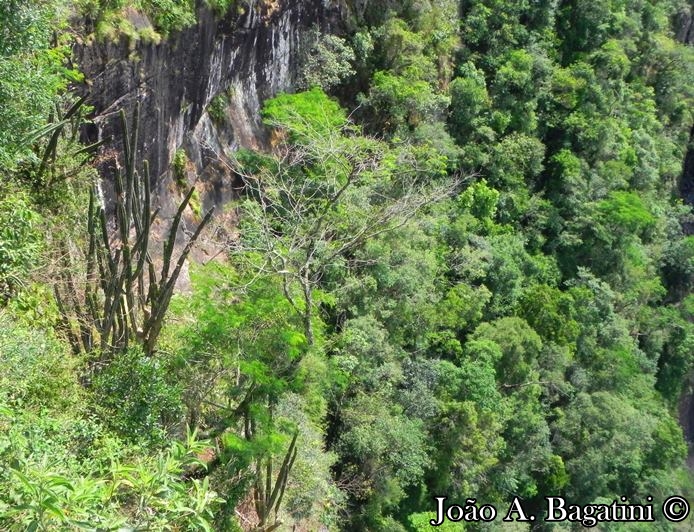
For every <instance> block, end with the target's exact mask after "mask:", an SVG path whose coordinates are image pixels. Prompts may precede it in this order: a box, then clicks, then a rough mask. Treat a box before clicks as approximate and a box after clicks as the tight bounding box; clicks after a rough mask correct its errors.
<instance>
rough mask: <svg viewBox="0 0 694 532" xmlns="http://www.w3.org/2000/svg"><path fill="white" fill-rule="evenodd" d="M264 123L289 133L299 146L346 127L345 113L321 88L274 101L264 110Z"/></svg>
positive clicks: (286, 95) (285, 95) (276, 98)
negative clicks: (300, 143) (317, 136)
mask: <svg viewBox="0 0 694 532" xmlns="http://www.w3.org/2000/svg"><path fill="white" fill-rule="evenodd" d="M263 119H264V121H265V123H266V124H268V125H271V126H274V127H278V128H281V129H286V130H288V131H289V133H290V135H291V139H292V140H293V141H296V142H305V141H306V140H307V139H309V138H315V136H316V135H324V134H327V133H330V132H333V131H335V130H339V129H340V128H342V127H345V126H346V125H347V115H346V114H345V112H344V110H343V109H342V108H341V107H340V105H339V104H338V103H337V102H335V101H334V100H332V99H330V98H329V97H328V96H327V95H326V94H325V93H324V92H323V91H322V90H321V89H320V88H318V87H314V88H312V89H311V90H309V91H305V92H300V93H298V94H280V95H279V96H277V97H275V98H272V99H271V100H269V101H268V102H266V104H265V107H264V108H263Z"/></svg>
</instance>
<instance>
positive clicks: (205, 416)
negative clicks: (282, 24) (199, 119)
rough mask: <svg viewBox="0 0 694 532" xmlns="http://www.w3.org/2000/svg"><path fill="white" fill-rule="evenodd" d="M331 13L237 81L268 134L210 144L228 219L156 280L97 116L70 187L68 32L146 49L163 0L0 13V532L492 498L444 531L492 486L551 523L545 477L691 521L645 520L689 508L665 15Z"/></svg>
mask: <svg viewBox="0 0 694 532" xmlns="http://www.w3.org/2000/svg"><path fill="white" fill-rule="evenodd" d="M126 4H127V5H126ZM356 4H357V3H355V5H353V6H351V10H350V13H351V15H350V16H351V18H350V20H348V21H347V22H346V26H347V28H348V31H347V33H346V34H345V35H342V36H333V35H321V34H320V33H319V32H318V31H317V30H316V32H314V33H315V34H314V35H313V36H312V37H311V39H310V42H309V44H308V46H309V53H307V54H306V58H305V59H304V61H303V66H302V70H301V72H299V73H298V76H297V79H298V80H299V81H298V83H299V86H298V87H297V90H296V92H294V93H292V94H279V95H277V96H276V97H275V98H272V99H270V100H268V101H266V102H265V104H264V107H263V114H262V119H263V122H264V124H265V127H267V128H268V131H269V132H271V135H270V136H269V137H270V138H271V139H272V147H271V149H268V150H267V151H265V152H259V151H250V150H241V151H238V152H236V153H234V154H230V157H231V158H232V160H233V168H232V170H233V172H234V173H235V174H237V175H238V176H239V178H240V179H242V180H243V182H244V185H245V187H244V192H243V194H242V197H241V198H240V199H239V200H238V201H236V202H234V203H233V204H232V205H229V206H227V207H226V208H228V209H235V210H236V212H237V214H238V220H239V224H238V227H237V228H236V229H237V231H238V235H239V236H238V239H237V240H235V241H234V242H233V243H232V244H231V245H230V246H229V247H228V249H225V253H224V256H223V257H220V259H221V260H218V261H211V262H209V263H207V264H206V265H202V264H191V266H190V279H191V286H192V288H191V290H190V292H189V293H187V294H173V285H174V282H175V277H176V276H177V275H178V273H177V272H176V267H177V263H176V261H177V257H178V255H177V254H175V253H174V254H173V255H172V253H171V252H172V250H173V248H174V246H173V240H171V242H170V243H169V244H167V245H168V246H169V247H168V248H167V247H166V246H165V247H164V257H157V258H156V260H152V257H150V253H146V252H144V251H141V250H143V249H144V250H145V251H146V247H145V248H143V247H142V243H143V242H145V241H146V240H147V238H148V236H149V232H148V227H149V220H148V218H149V214H148V213H147V212H146V211H147V206H148V205H149V204H148V203H147V201H149V193H150V192H149V188H148V187H146V186H144V184H143V183H144V182H143V181H141V179H142V176H144V175H146V173H145V172H146V170H145V162H143V161H138V160H137V159H136V158H135V157H134V155H133V156H132V157H129V153H130V152H129V151H128V150H129V149H130V148H129V146H131V145H132V143H133V142H136V141H137V139H136V136H134V133H135V131H136V129H137V127H136V126H137V120H136V119H135V120H134V121H133V122H131V121H130V120H131V117H130V115H128V116H126V117H124V118H125V119H126V120H125V121H124V124H126V125H129V127H124V129H123V132H122V133H123V137H124V139H118V141H119V142H121V141H123V140H126V141H127V140H128V139H130V144H128V143H127V142H126V143H125V144H124V146H125V149H124V153H123V157H124V158H123V166H124V173H123V175H124V176H125V177H124V178H123V180H121V181H120V182H118V181H116V192H117V194H115V195H109V193H108V190H109V189H105V190H106V192H103V191H101V190H100V189H98V188H95V184H96V183H97V182H98V180H99V177H100V176H98V175H97V171H96V170H95V169H94V166H93V165H92V164H91V162H92V159H93V155H94V154H95V153H96V152H97V150H98V148H99V147H98V146H84V145H82V144H80V142H79V134H78V132H79V128H80V127H82V126H83V125H84V124H85V123H86V121H87V120H88V118H87V117H88V116H89V112H90V109H89V108H88V106H87V105H86V104H84V103H83V102H82V101H80V100H79V99H78V98H77V96H76V95H75V94H74V93H73V92H72V91H71V89H72V88H73V87H74V86H75V84H76V83H80V82H81V81H82V78H83V76H82V74H81V73H80V72H79V69H78V68H77V66H75V65H72V64H71V62H70V50H71V49H70V47H71V45H72V44H73V41H72V36H73V35H74V34H75V32H74V31H73V29H71V28H70V26H69V24H68V20H72V21H73V23H74V21H75V20H78V19H79V17H77V16H76V14H77V13H80V14H81V15H83V16H86V17H90V20H92V23H93V24H94V23H96V24H97V25H98V24H106V25H108V26H109V28H116V32H117V31H123V28H121V29H120V30H118V27H119V26H118V24H119V21H120V22H122V21H123V18H122V17H123V13H124V10H126V9H128V8H136V9H141V10H143V12H145V13H146V14H147V15H148V16H149V18H150V20H152V22H153V24H154V28H155V29H156V31H157V32H159V33H160V34H159V37H158V39H159V38H163V39H165V38H166V35H167V34H169V33H171V32H175V31H178V30H180V29H181V28H183V27H186V26H189V25H191V24H193V23H194V22H195V10H194V5H193V3H192V2H189V1H187V0H186V1H182V0H156V1H155V0H147V1H145V0H142V1H141V2H125V1H105V0H98V1H96V0H89V1H86V0H84V1H81V2H63V1H62V0H41V1H37V2H24V1H21V0H0V24H1V25H2V26H1V29H0V529H2V530H17V531H19V530H58V531H61V530H78V529H84V530H119V529H120V530H215V531H217V530H219V531H233V530H259V531H260V530H262V531H265V532H269V531H270V530H275V529H279V530H326V529H327V530H374V531H376V530H382V531H388V532H397V531H424V530H430V529H433V528H432V527H431V526H430V525H429V520H430V519H432V518H434V517H435V510H436V504H435V502H434V497H435V496H446V497H448V498H449V500H450V501H451V502H457V503H460V504H461V505H462V504H464V503H465V501H466V499H469V498H473V499H476V501H477V503H478V505H481V504H493V505H495V506H496V507H497V508H498V509H500V513H501V516H500V517H499V518H497V521H496V522H495V523H491V524H484V525H483V524H479V523H478V524H476V523H466V524H465V526H463V524H462V523H461V524H458V525H455V528H453V529H455V530H496V529H497V528H500V529H501V526H502V523H501V522H500V519H501V517H503V515H505V511H506V509H508V507H509V504H510V502H511V501H512V500H513V499H514V497H519V498H520V500H521V501H522V504H523V508H524V510H525V511H526V512H527V513H528V515H534V516H537V521H536V523H516V525H517V526H518V528H514V530H516V529H517V530H530V529H531V528H532V529H533V530H535V529H537V530H545V529H546V530H568V529H570V528H569V526H568V524H563V525H562V524H557V525H556V526H555V527H554V528H552V525H551V524H549V523H543V522H542V518H543V517H544V514H543V512H544V510H545V509H546V503H545V500H544V497H546V496H564V497H566V498H567V500H568V501H571V502H572V503H573V504H588V503H606V504H609V503H611V502H612V501H613V500H619V498H620V497H622V496H623V497H625V498H626V499H627V500H629V501H631V502H635V503H640V504H645V501H646V498H647V497H648V496H652V497H653V500H654V501H655V502H654V504H655V514H656V515H655V517H656V520H657V523H655V524H653V523H646V524H640V525H638V524H637V525H633V526H627V525H620V524H611V525H604V528H602V530H635V531H636V530H643V531H646V530H656V529H657V530H676V529H678V528H677V526H684V527H687V526H691V525H690V523H689V522H685V523H684V524H682V525H675V524H673V523H670V522H668V521H666V520H665V519H663V517H662V515H661V513H660V503H661V502H662V501H663V500H665V498H666V497H668V496H670V495H673V494H678V495H683V496H685V497H687V496H689V497H694V486H692V481H691V473H690V472H689V471H688V470H687V469H686V463H685V462H686V457H687V453H688V449H687V443H686V441H685V438H684V435H683V431H682V429H681V427H680V425H679V423H678V407H679V403H680V400H681V398H682V397H683V395H685V394H688V393H691V390H690V388H691V377H692V367H693V364H694V295H692V288H693V287H694V236H692V235H687V234H685V232H684V231H683V227H685V226H686V224H687V223H689V224H690V226H691V223H692V211H691V207H690V206H687V205H684V204H683V203H682V201H681V200H680V199H679V198H678V197H677V190H678V180H679V179H680V177H681V173H682V164H683V161H684V158H685V153H686V150H687V143H688V141H689V139H690V136H689V135H690V129H691V127H692V124H693V123H694V116H693V115H692V112H693V110H694V50H693V49H692V47H691V46H690V45H685V44H682V43H679V42H677V41H676V40H675V38H674V26H673V24H674V21H675V20H678V17H679V15H680V14H681V13H684V12H685V11H686V10H688V9H691V6H688V5H687V4H686V2H680V1H679V0H561V1H558V2H555V1H549V0H538V1H532V2H530V1H527V0H523V1H514V2H506V1H501V0H461V1H460V2H458V1H454V0H408V1H406V2H391V1H389V0H372V1H369V2H366V3H363V4H364V5H363V6H362V7H361V8H360V7H359V6H361V4H362V3H359V5H356ZM208 5H211V7H213V8H215V9H216V10H217V11H218V13H220V14H223V13H225V12H226V11H227V10H236V11H238V12H242V10H243V9H245V8H246V6H245V4H244V3H243V2H228V1H227V2H225V1H221V0H217V1H216V2H211V3H209V4H208ZM239 10H240V11H239ZM80 20H81V19H80ZM317 22H318V21H317ZM104 28H106V26H103V27H102V30H103V31H102V33H101V35H102V37H104V36H106V38H109V37H108V36H109V35H111V32H110V30H108V31H106V30H105V29H104ZM126 29H127V28H126ZM97 33H98V32H97ZM126 33H127V32H126ZM116 34H117V33H116ZM111 37H112V35H111ZM220 114H221V116H223V113H220ZM177 153H178V152H177ZM181 153H183V154H184V152H181ZM184 164H185V160H184ZM128 176H130V177H133V176H134V177H133V179H134V181H133V183H132V184H129V183H130V177H128ZM138 176H139V177H138ZM110 179H113V176H110ZM119 187H125V188H124V189H123V190H120V189H119ZM119 190H120V193H118V191H119ZM193 194H194V191H191V192H190V194H189V195H188V201H191V202H194V201H197V202H199V198H198V199H197V200H195V199H191V198H193ZM101 201H106V202H110V204H111V205H114V206H115V210H116V212H117V214H116V215H117V216H120V217H121V219H122V220H128V222H127V228H124V229H123V233H119V234H118V235H113V236H112V237H111V238H110V239H109V238H106V241H107V242H108V243H106V242H104V241H103V233H108V228H109V227H112V226H110V225H109V224H108V223H107V220H106V215H105V214H104V216H103V218H102V217H101V212H102V211H101V210H100V208H99V206H100V202H101ZM186 205H188V204H187V203H186V204H184V205H183V206H182V210H184V209H186V208H187V207H186ZM190 207H191V209H192V203H191V204H190ZM197 209H198V211H199V210H200V206H199V205H198V206H197ZM189 210H190V209H189ZM106 211H107V212H110V209H106ZM196 214H197V216H198V218H202V214H204V213H200V212H197V213H196ZM179 218H180V213H179ZM130 220H132V223H131V221H130ZM205 223H206V222H205ZM205 223H202V226H201V231H205V230H208V229H209V228H205V227H204V226H205ZM122 225H123V224H120V225H119V226H118V227H119V228H120V227H121V226H122ZM227 229H231V228H227ZM128 231H130V233H132V234H130V233H128ZM107 236H108V235H107ZM130 246H132V248H131V247H130ZM167 250H168V252H169V254H168V257H169V258H167ZM162 261H163V263H164V264H163V266H161V268H160V266H159V265H160V262H162ZM169 263H170V264H169ZM181 264H182V262H181ZM155 266H156V271H155ZM179 269H180V268H179ZM160 272H161V273H160ZM170 278H173V282H172V283H171V286H170V287H169V286H168V285H167V283H166V282H165V281H167V280H168V279H170ZM153 279H154V280H155V282H152V280H153ZM151 287H154V288H153V289H150V288H151ZM169 289H170V290H171V292H170V293H169V292H167V290H169ZM148 290H149V291H148ZM153 292H155V293H153ZM171 295H173V297H171ZM169 303H170V304H169ZM136 309H137V310H136ZM138 312H139V314H138ZM109 316H111V318H109ZM152 316H157V317H159V318H161V321H160V323H159V322H157V321H156V320H154V321H153V323H154V325H152V327H153V328H154V329H156V330H155V332H156V334H154V333H152V331H151V328H150V329H148V327H150V326H149V325H148V323H150V322H151V321H152V320H150V318H151V317H152ZM107 319H112V320H113V322H112V323H111V322H109V323H106V321H107ZM141 323H144V324H145V325H144V326H141V325H139V324H141ZM159 325H162V326H163V328H161V330H159V329H157V327H159ZM115 331H118V333H116V332H115ZM690 500H694V499H691V498H690ZM531 525H532V526H531ZM445 526H450V523H446V525H445ZM445 526H444V527H442V529H444V530H445V529H446V528H445ZM292 527H296V528H292ZM684 529H686V528H684Z"/></svg>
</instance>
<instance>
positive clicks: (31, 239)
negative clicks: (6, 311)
mask: <svg viewBox="0 0 694 532" xmlns="http://www.w3.org/2000/svg"><path fill="white" fill-rule="evenodd" d="M40 222H41V217H40V215H39V214H38V213H37V212H36V211H34V210H33V209H32V206H31V204H30V202H29V198H28V196H27V195H25V194H13V195H10V196H7V197H0V300H3V299H7V298H8V297H10V296H12V295H13V294H14V293H15V292H16V291H17V289H18V288H19V287H20V286H22V284H23V283H24V282H25V278H26V276H27V274H28V273H29V272H30V271H31V270H32V269H35V268H36V267H37V266H38V264H37V262H38V261H39V253H40V251H41V247H42V244H43V238H42V235H41V233H40V231H39V225H40Z"/></svg>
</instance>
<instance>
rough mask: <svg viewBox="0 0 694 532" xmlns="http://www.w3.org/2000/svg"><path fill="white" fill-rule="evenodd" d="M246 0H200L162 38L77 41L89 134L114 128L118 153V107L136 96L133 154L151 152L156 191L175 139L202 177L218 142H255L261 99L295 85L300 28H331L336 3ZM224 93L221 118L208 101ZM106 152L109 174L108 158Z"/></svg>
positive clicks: (93, 137) (96, 136)
mask: <svg viewBox="0 0 694 532" xmlns="http://www.w3.org/2000/svg"><path fill="white" fill-rule="evenodd" d="M243 5H244V6H245V7H244V8H243V10H241V11H240V12H237V11H233V12H232V13H229V14H228V15H227V16H226V17H224V18H223V19H219V17H217V16H216V15H215V14H214V13H212V12H211V11H210V10H208V9H206V8H204V7H201V8H200V9H199V11H198V19H199V22H198V24H197V25H196V26H195V27H191V28H188V29H186V30H184V31H182V32H180V33H177V34H174V35H170V36H169V37H168V38H167V39H165V40H163V41H162V42H161V43H160V44H155V43H153V42H149V43H145V42H142V41H139V42H136V43H132V42H130V41H129V40H128V39H127V38H125V37H123V38H121V40H120V41H119V42H95V43H92V44H90V45H83V46H78V47H77V48H76V50H75V57H76V60H77V62H78V64H79V66H80V68H81V69H82V71H83V72H84V73H85V76H86V79H87V84H86V87H85V90H86V91H87V92H88V93H89V95H90V104H91V105H93V106H94V110H95V113H94V126H92V127H90V128H88V129H87V131H86V133H85V135H86V137H87V139H88V140H89V141H91V142H95V141H97V140H101V139H102V138H109V137H112V138H113V139H114V141H113V143H112V148H114V149H115V150H116V151H115V152H113V151H112V152H111V153H117V151H118V150H119V147H120V135H121V132H120V125H119V122H118V120H117V113H118V111H119V110H120V109H121V108H124V109H126V110H127V111H130V110H132V108H133V107H134V104H135V102H136V101H139V102H140V103H141V109H142V111H141V113H142V119H141V123H140V143H139V146H138V150H139V153H140V160H143V159H147V160H148V161H149V164H150V169H151V174H152V178H153V180H156V182H157V183H156V184H157V187H155V188H158V189H159V191H160V192H161V193H164V192H165V188H162V184H163V182H164V181H165V180H166V179H167V173H168V172H169V169H170V163H171V161H172V158H173V155H174V153H175V151H176V150H177V149H178V148H180V147H184V148H185V150H186V152H187V153H188V155H189V157H190V159H191V160H192V161H193V163H194V165H195V168H196V171H197V173H198V174H199V175H200V176H201V177H204V174H205V170H206V168H207V167H208V166H209V164H210V163H211V162H213V161H214V160H216V158H217V156H218V155H220V154H223V153H224V151H225V150H227V149H232V150H233V149H235V148H237V147H239V146H245V147H257V146H259V145H262V144H263V142H264V137H263V135H264V133H263V129H262V127H261V124H260V120H259V110H260V107H261V105H262V102H263V101H264V100H265V99H266V98H268V97H271V96H273V95H275V94H276V93H278V92H280V91H286V90H291V89H292V87H293V84H294V82H295V79H296V76H297V71H298V64H299V60H300V53H299V52H300V46H301V40H302V39H301V36H302V33H303V32H304V31H306V30H307V29H308V28H310V27H311V26H313V25H315V24H319V25H320V26H321V29H323V30H324V31H330V30H331V29H332V27H333V26H334V25H335V24H336V23H337V21H339V19H340V14H339V8H338V6H337V4H334V3H333V2H331V1H321V0H274V1H267V0H265V1H263V0H252V1H248V2H245V3H244V4H243ZM129 16H134V17H135V18H137V21H136V22H138V25H140V26H141V25H142V24H143V23H146V20H144V21H143V20H142V17H141V16H140V17H139V18H138V17H137V14H130V15H129ZM223 92H226V93H228V100H229V106H228V109H227V120H224V121H223V122H224V123H214V122H213V121H212V120H211V119H210V117H209V116H208V114H207V111H206V110H207V107H208V105H209V104H210V102H211V101H212V99H213V98H214V97H215V96H216V95H218V94H220V93H223ZM105 153H108V151H107V150H106V151H105ZM104 160H105V163H104V164H105V170H106V171H105V173H106V175H108V173H109V171H108V164H107V163H108V159H107V158H104ZM218 177H219V176H215V179H218ZM217 192H218V193H217V195H216V196H215V197H214V201H219V200H224V199H228V198H227V196H228V195H229V194H230V192H228V191H227V192H220V191H219V188H218V189H217ZM162 199H163V198H162ZM210 199H212V198H210ZM163 203H165V201H164V202H163Z"/></svg>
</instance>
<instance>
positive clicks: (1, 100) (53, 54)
mask: <svg viewBox="0 0 694 532" xmlns="http://www.w3.org/2000/svg"><path fill="white" fill-rule="evenodd" d="M62 9H63V3H62V2H61V1H59V0H55V1H50V2H39V3H26V2H18V1H15V0H4V1H3V2H1V3H0V20H2V21H3V32H2V36H0V165H1V166H2V168H3V172H4V173H5V175H3V176H2V177H1V178H0V179H3V180H7V179H8V178H9V177H10V176H9V175H7V173H8V172H11V171H13V170H15V169H17V167H18V165H19V163H20V162H21V161H26V160H31V159H33V158H34V157H35V155H34V154H33V153H32V151H31V148H32V137H33V136H34V135H35V133H36V132H37V131H39V130H40V129H41V128H43V127H44V126H45V125H46V120H47V118H48V115H49V114H50V113H51V112H52V110H53V106H54V103H55V101H56V98H57V95H58V94H59V93H61V92H62V91H64V90H65V88H66V87H67V84H68V83H69V82H70V81H79V80H80V77H79V74H78V73H77V72H76V71H74V70H70V69H68V68H67V67H66V66H65V65H66V62H67V58H68V56H69V53H70V49H69V46H68V43H69V41H67V40H66V39H65V36H63V37H61V39H60V41H59V42H58V45H57V46H53V45H52V44H51V35H52V32H53V30H54V29H55V28H60V27H61V25H62V22H61V18H60V17H61V15H62Z"/></svg>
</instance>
